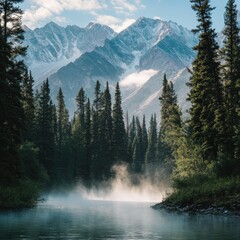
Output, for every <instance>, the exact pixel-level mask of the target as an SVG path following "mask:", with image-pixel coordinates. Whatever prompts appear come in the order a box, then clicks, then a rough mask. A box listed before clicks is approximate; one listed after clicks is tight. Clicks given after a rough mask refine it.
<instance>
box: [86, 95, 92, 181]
mask: <svg viewBox="0 0 240 240" xmlns="http://www.w3.org/2000/svg"><path fill="white" fill-rule="evenodd" d="M85 149H86V166H87V180H90V177H91V161H92V158H91V154H92V145H91V103H90V100H89V99H88V100H87V103H86V106H85Z"/></svg>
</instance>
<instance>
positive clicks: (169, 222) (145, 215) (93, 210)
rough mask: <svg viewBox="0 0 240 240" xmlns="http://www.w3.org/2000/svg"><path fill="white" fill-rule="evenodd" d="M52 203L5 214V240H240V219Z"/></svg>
mask: <svg viewBox="0 0 240 240" xmlns="http://www.w3.org/2000/svg"><path fill="white" fill-rule="evenodd" d="M51 204H52V205H51ZM51 204H45V205H42V206H39V207H37V208H35V209H31V210H24V211H20V212H8V213H4V214H3V213H0V239H1V240H9V239H129V240H130V239H137V240H140V239H147V240H151V239H176V240H180V239H182V240H188V239H199V240H200V239H201V240H211V239H215V240H217V239H229V240H234V239H238V240H239V239H240V218H238V217H217V216H215V217H214V216H188V215H184V214H182V215H179V214H169V213H167V212H165V211H157V210H153V209H151V208H150V207H149V205H151V204H149V203H126V202H103V201H83V200H81V201H77V202H68V204H66V203H64V202H61V201H55V202H54V203H51Z"/></svg>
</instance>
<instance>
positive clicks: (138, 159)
mask: <svg viewBox="0 0 240 240" xmlns="http://www.w3.org/2000/svg"><path fill="white" fill-rule="evenodd" d="M142 145H143V143H142V126H141V123H140V121H139V118H138V117H136V136H135V138H134V142H133V157H132V158H133V170H134V171H135V172H141V171H142V170H143V165H144V155H143V148H142Z"/></svg>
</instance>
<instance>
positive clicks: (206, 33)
mask: <svg viewBox="0 0 240 240" xmlns="http://www.w3.org/2000/svg"><path fill="white" fill-rule="evenodd" d="M191 3H192V8H193V10H194V11H195V12H196V15H197V18H198V22H199V25H198V26H197V28H196V29H195V30H193V32H194V33H196V34H198V36H199V43H198V45H197V46H195V47H194V50H195V51H196V52H197V56H196V58H195V60H194V61H193V65H192V67H193V71H192V76H191V78H190V84H189V86H190V93H189V100H190V101H191V108H190V111H189V113H190V116H191V119H190V127H191V131H192V134H193V139H194V141H195V143H197V144H198V145H200V146H203V147H204V149H205V150H204V152H203V156H204V158H205V159H208V160H216V159H217V157H218V152H219V150H220V149H221V148H222V145H223V138H224V129H223V127H224V117H223V99H222V98H223V96H222V92H223V91H222V85H221V81H220V74H219V69H220V68H219V67H220V64H219V62H218V50H219V47H218V44H217V42H216V40H215V38H216V33H215V30H214V29H213V28H212V19H211V12H212V10H213V9H214V8H212V7H211V6H210V1H209V0H191Z"/></svg>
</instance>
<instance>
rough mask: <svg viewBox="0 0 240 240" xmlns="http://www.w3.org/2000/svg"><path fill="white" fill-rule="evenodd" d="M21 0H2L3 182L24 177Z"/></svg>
mask: <svg viewBox="0 0 240 240" xmlns="http://www.w3.org/2000/svg"><path fill="white" fill-rule="evenodd" d="M20 2H22V1H21V0H6V1H0V59H1V61H0V69H1V70H0V112H1V114H0V132H1V134H0V155H1V160H0V183H2V182H3V181H7V182H8V184H9V183H11V182H12V183H13V182H14V181H15V180H16V178H19V177H20V175H21V174H20V172H19V165H20V160H19V156H18V153H17V150H18V147H19V145H20V144H21V133H22V131H23V129H24V113H23V108H22V95H21V89H20V83H21V80H22V73H23V70H24V64H23V62H22V61H20V60H19V59H20V58H19V57H21V56H23V55H24V54H25V51H26V48H24V47H23V46H22V41H23V30H22V27H21V17H22V10H21V9H20V8H19V7H18V6H17V5H18V3H20Z"/></svg>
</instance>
